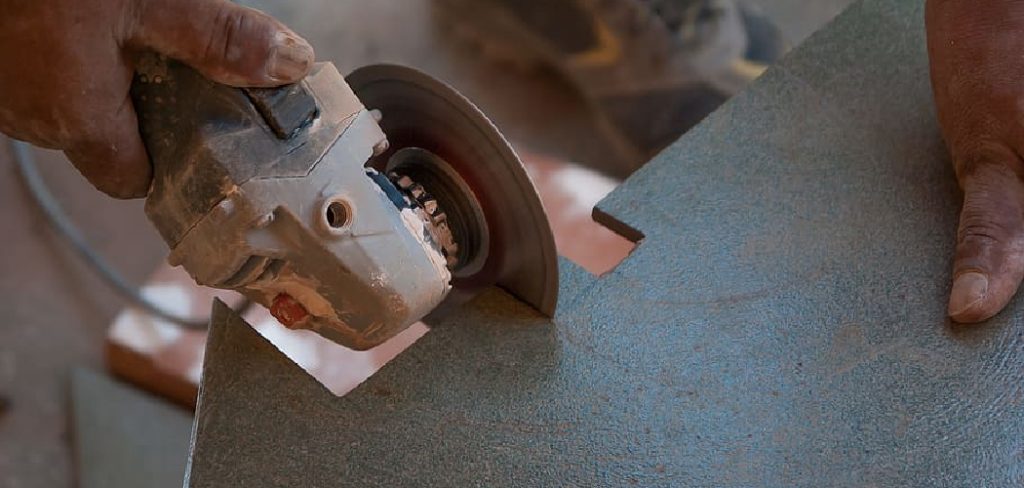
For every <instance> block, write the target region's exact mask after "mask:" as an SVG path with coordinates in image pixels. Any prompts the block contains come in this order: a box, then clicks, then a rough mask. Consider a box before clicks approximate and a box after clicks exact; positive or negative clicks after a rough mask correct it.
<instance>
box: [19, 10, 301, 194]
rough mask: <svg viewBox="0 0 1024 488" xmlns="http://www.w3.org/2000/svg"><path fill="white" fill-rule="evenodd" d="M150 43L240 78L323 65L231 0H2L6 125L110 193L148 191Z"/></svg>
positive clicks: (275, 76) (285, 78)
mask: <svg viewBox="0 0 1024 488" xmlns="http://www.w3.org/2000/svg"><path fill="white" fill-rule="evenodd" d="M147 49H148V50H154V51H157V52H160V53H163V54H166V55H167V56H169V57H172V58H176V59H179V60H181V61H184V62H186V63H188V64H190V65H191V66H193V67H194V68H196V69H197V70H199V71H200V72H202V73H203V74H205V75H206V76H207V77H208V78H210V79H212V80H215V81H219V82H221V83H226V84H230V85H236V86H277V85H282V84H287V83H291V82H295V81H298V80H299V79H301V78H302V77H303V76H305V75H306V73H307V72H308V71H309V69H310V67H311V66H312V64H313V49H312V48H311V47H310V46H309V44H308V43H307V42H306V41H304V40H303V39H302V38H300V37H299V36H298V35H296V34H295V33H294V32H292V31H291V30H289V29H288V28H287V27H285V26H284V25H282V24H281V23H280V22H278V21H276V20H274V19H273V18H271V17H269V16H267V15H265V14H263V13H261V12H258V11H256V10H252V9H249V8H245V7H241V6H238V5H235V4H232V3H230V2H228V1H227V0H0V132H4V133H6V134H8V135H10V136H12V137H14V138H17V139H22V140H25V141H28V142H31V143H33V144H36V145H39V146H43V147H48V148H53V149H62V150H64V152H65V153H66V154H67V156H68V158H69V159H70V160H71V162H73V163H74V165H75V167H77V168H78V170H79V171H81V172H82V174H83V175H85V177H86V178H88V179H89V181H90V182H92V184H93V185H95V186H96V188H99V189H100V190H102V191H104V192H106V193H108V194H110V195H112V196H115V197H119V198H129V197H139V196H144V195H145V194H146V192H147V191H148V189H149V184H150V179H151V175H152V169H151V168H150V163H149V158H148V157H147V155H146V150H145V147H144V146H143V144H142V140H141V139H140V137H139V130H138V122H137V121H136V118H135V110H134V108H133V107H132V100H131V98H130V97H129V93H128V92H129V88H130V86H131V81H132V72H133V66H132V65H133V59H135V58H136V55H137V53H138V52H139V51H141V50H147Z"/></svg>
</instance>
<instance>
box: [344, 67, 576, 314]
mask: <svg viewBox="0 0 1024 488" xmlns="http://www.w3.org/2000/svg"><path fill="white" fill-rule="evenodd" d="M346 80H347V81H348V83H349V85H351V87H352V89H353V90H354V91H355V93H356V95H357V96H358V97H359V99H360V100H361V101H362V102H363V104H364V105H365V106H366V108H367V109H370V110H379V111H380V112H381V115H382V117H383V118H382V119H381V121H380V125H381V128H382V129H383V130H384V133H385V134H386V135H387V138H388V143H389V149H388V150H387V151H386V152H384V153H383V154H380V155H379V156H377V157H375V158H374V159H373V160H372V161H371V162H370V165H372V166H373V167H375V168H377V169H380V170H387V169H388V164H389V161H391V162H392V163H391V164H392V165H393V164H394V162H393V158H394V157H395V155H396V154H398V155H399V156H398V157H399V158H401V157H402V155H403V154H409V153H410V151H404V152H403V150H407V149H410V148H414V149H416V150H417V151H418V152H419V153H421V154H427V155H430V156H429V157H425V158H423V159H422V160H423V161H424V163H423V165H424V167H423V168H421V169H422V170H424V171H427V170H429V168H427V166H433V167H435V168H436V167H438V166H446V167H444V168H442V169H443V171H440V172H448V171H449V170H451V171H453V172H454V173H455V174H457V175H458V177H459V179H461V181H460V184H458V185H454V184H453V185H444V186H445V188H437V187H435V188H430V187H429V186H430V185H429V184H428V182H426V181H424V182H422V183H423V186H424V187H425V188H426V190H427V191H428V192H431V193H432V194H434V196H437V197H438V200H439V201H441V200H443V199H444V198H445V197H448V198H449V199H457V198H463V197H465V198H464V199H466V200H471V201H473V202H474V205H473V207H474V208H477V207H476V204H479V207H478V208H479V209H482V211H483V218H484V220H485V221H486V225H481V226H476V227H473V228H477V229H483V230H481V231H479V232H482V233H486V234H487V235H484V236H469V238H466V239H464V241H468V242H463V243H459V244H460V245H477V246H482V247H485V248H486V249H475V250H474V251H476V252H475V253H474V255H476V256H478V257H479V258H478V259H477V261H479V262H475V263H473V265H472V266H471V267H469V268H467V269H464V270H462V271H461V272H460V271H456V272H455V273H454V274H453V276H454V278H453V281H452V286H453V290H452V292H451V294H450V296H449V300H448V302H449V303H448V304H449V305H450V304H451V303H461V302H463V301H465V300H468V299H469V298H471V297H472V296H475V295H476V294H477V293H478V292H479V291H480V290H482V289H483V288H486V287H489V286H491V285H494V284H497V285H498V286H501V287H502V288H504V289H505V290H507V291H509V292H510V293H512V294H513V295H515V296H516V297H517V298H519V299H520V300H523V301H524V302H526V303H528V304H530V305H532V306H533V307H534V308H536V309H537V310H538V311H540V312H541V313H544V314H545V315H548V316H551V315H553V314H554V312H555V306H556V304H557V301H558V261H557V255H556V253H555V241H554V237H553V236H552V234H551V227H550V225H549V224H548V219H547V215H546V214H545V213H544V207H543V206H542V205H541V201H540V197H539V196H538V194H537V190H536V188H535V187H534V186H533V183H532V182H531V181H530V178H529V176H527V174H526V169H525V168H524V167H523V164H522V162H520V161H519V158H518V157H517V156H516V154H515V152H514V151H513V150H512V148H511V147H510V146H509V144H508V142H507V141H506V140H505V138H504V137H503V136H502V135H501V133H499V132H498V129H497V128H495V126H494V124H492V123H491V121H490V120H488V119H487V117H486V116H484V114H483V113H481V112H480V110H479V109H477V108H476V106H474V105H473V104H472V103H471V102H470V101H469V100H467V99H466V98H465V97H463V96H462V95H460V94H459V93H458V92H457V91H455V89H453V88H452V87H450V86H448V85H446V84H444V83H442V82H440V81H438V80H436V79H434V78H432V77H430V76H428V75H426V74H424V73H421V72H419V71H417V70H414V69H412V68H407V67H403V66H395V65H374V66H367V67H365V68H361V69H359V70H357V71H355V72H354V73H352V74H351V75H349V76H348V78H347V79H346ZM404 164H410V163H409V161H408V158H406V161H404ZM412 164H415V162H414V163H412ZM434 171H437V170H436V169H434ZM461 183H464V184H461ZM466 191H468V192H470V193H471V195H441V194H440V193H443V192H466ZM449 213H451V212H449ZM450 217H451V216H450ZM471 227H472V226H471Z"/></svg>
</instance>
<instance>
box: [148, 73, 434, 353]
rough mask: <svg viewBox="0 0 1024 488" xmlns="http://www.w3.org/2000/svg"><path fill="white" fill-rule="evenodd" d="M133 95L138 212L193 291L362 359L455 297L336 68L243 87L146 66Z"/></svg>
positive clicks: (425, 220) (430, 230) (383, 144)
mask: <svg viewBox="0 0 1024 488" xmlns="http://www.w3.org/2000/svg"><path fill="white" fill-rule="evenodd" d="M132 97H133V101H134V103H135V107H136V111H137V113H138V114H139V126H140V132H141V134H142V136H143V140H144V141H145V143H146V147H147V149H148V151H149V155H150V159H151V160H152V162H153V166H154V181H153V187H152V190H151V192H150V194H149V196H148V198H147V200H146V213H147V215H148V217H149V219H150V220H151V221H152V223H153V224H154V225H155V226H156V228H157V229H158V230H159V232H160V234H161V236H162V237H163V238H164V240H165V241H166V242H167V244H168V246H169V247H170V249H171V252H170V257H169V261H170V263H171V264H172V265H175V266H178V265H180V266H182V267H184V269H185V270H187V271H188V273H189V274H190V275H191V276H192V278H193V279H195V281H196V282H197V283H199V284H202V285H206V286H211V287H215V288H222V289H230V290H236V291H238V292H240V293H242V294H243V295H245V296H246V297H248V298H250V299H251V300H253V301H255V302H258V303H260V304H262V305H264V306H266V307H268V308H269V309H270V310H271V312H272V313H273V314H274V315H275V316H276V317H277V318H278V319H279V320H280V321H281V322H282V323H283V324H284V325H286V326H288V327H290V328H304V329H311V330H313V331H315V332H317V333H319V334H321V335H323V336H325V337H327V338H329V339H331V340H334V341H335V342H338V343H340V344H342V345H345V346H347V347H351V348H354V349H359V350H363V349H368V348H371V347H373V346H375V345H378V344H380V343H381V342H383V341H385V340H387V339H388V338H390V337H392V336H394V335H395V334H397V333H398V332H401V331H402V330H404V329H405V328H406V327H408V326H409V325H410V324H412V323H413V322H415V321H417V320H419V319H420V318H422V317H423V316H425V315H426V314H428V313H429V312H430V311H431V310H433V309H434V308H435V307H437V306H438V305H439V304H440V303H441V302H443V301H444V300H445V298H446V297H447V295H448V294H449V292H450V290H451V286H452V285H451V281H452V273H451V271H450V270H449V266H448V264H449V261H450V260H447V259H446V252H445V249H444V248H443V244H444V242H442V241H444V239H445V238H446V236H444V235H441V236H439V235H438V232H437V230H438V229H437V228H436V227H435V225H434V223H435V221H436V219H433V218H432V216H431V215H429V214H428V212H426V211H425V210H424V209H423V208H422V205H418V202H417V201H416V199H415V198H411V197H410V196H409V195H408V194H407V193H405V192H403V191H402V190H401V189H400V188H398V187H397V186H396V185H395V184H394V183H393V182H392V181H391V180H390V179H389V178H388V177H387V176H386V175H383V174H381V173H378V172H376V171H375V170H373V169H372V168H369V167H367V162H368V161H370V160H371V159H372V158H373V157H374V156H375V155H376V154H379V153H381V152H383V151H385V150H387V144H388V143H387V138H386V136H385V134H384V132H383V131H382V130H381V127H380V125H379V124H378V121H377V118H376V117H375V116H374V115H375V114H374V113H372V112H371V111H369V110H367V108H366V107H364V106H363V104H362V103H361V102H360V100H359V99H358V98H357V97H356V95H355V94H354V93H353V91H352V89H351V88H350V87H349V85H348V84H346V82H345V80H344V78H343V77H342V76H341V75H340V74H339V73H338V71H337V70H336V69H335V67H334V66H333V65H332V64H323V63H321V64H318V65H316V66H315V67H314V69H313V71H312V72H311V73H310V75H309V76H308V77H307V78H306V79H305V80H304V81H302V82H300V83H298V84H295V85H289V86H286V87H282V88H276V89H239V88H231V87H227V86H224V85H219V84H216V83H214V82H211V81H209V80H207V79H205V78H204V77H202V76H201V75H200V74H198V73H197V72H195V71H194V70H192V69H191V68H188V67H186V66H184V65H183V64H180V63H178V62H176V61H173V60H169V59H166V58H162V57H158V56H156V55H153V56H148V57H146V58H145V60H144V61H143V62H142V63H141V64H140V66H139V68H138V71H137V73H136V79H135V81H134V83H133V87H132Z"/></svg>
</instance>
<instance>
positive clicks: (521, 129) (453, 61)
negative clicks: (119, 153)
mask: <svg viewBox="0 0 1024 488" xmlns="http://www.w3.org/2000/svg"><path fill="white" fill-rule="evenodd" d="M764 3H765V4H766V7H772V8H779V10H778V12H777V13H776V12H775V11H774V10H769V13H770V14H773V16H774V17H775V18H786V19H792V20H787V21H786V22H785V25H788V26H790V27H787V30H789V31H790V32H791V37H794V38H796V37H801V36H803V35H804V34H806V33H807V32H808V31H810V30H812V29H811V28H808V26H813V25H817V24H819V23H821V22H822V21H823V19H824V18H827V17H828V15H829V14H831V13H833V12H835V11H836V10H837V8H836V6H837V5H842V4H845V3H847V0H828V1H820V0H802V1H798V0H771V1H769V0H765V2H764ZM302 6H303V7H302V8H303V10H302V11H301V12H295V13H294V15H291V17H293V18H294V21H293V24H295V27H296V29H297V30H299V31H300V32H303V33H305V34H314V33H315V34H317V37H320V38H327V39H332V40H334V41H335V42H333V43H331V45H323V44H321V45H318V46H316V47H317V49H318V52H319V53H320V54H321V58H326V59H333V60H336V61H338V62H339V67H340V68H341V69H342V70H343V71H347V70H350V69H352V68H354V67H356V66H359V65H361V64H366V63H368V62H372V61H406V62H410V63H411V64H414V65H417V66H420V67H423V68H426V69H428V70H429V71H430V72H432V73H433V74H435V75H437V76H440V77H441V78H444V79H446V80H448V81H450V82H453V83H454V84H455V85H456V86H457V87H458V88H459V89H461V90H463V91H464V92H465V93H466V94H467V95H469V96H470V97H471V98H473V99H474V100H476V101H477V102H478V103H480V104H481V105H482V106H483V108H484V110H485V111H487V112H489V113H491V114H492V116H494V118H495V119H496V120H497V122H498V124H499V126H501V127H502V128H503V129H504V130H505V131H506V132H507V134H508V135H509V137H510V138H511V139H512V140H513V141H523V142H526V143H527V144H528V145H529V146H530V147H533V148H535V149H537V150H540V151H544V152H554V153H560V152H562V153H564V152H572V154H569V156H573V159H575V160H579V161H584V162H585V161H587V160H588V157H587V154H594V151H600V148H599V147H597V146H596V145H593V144H588V141H590V140H591V139H592V134H591V132H590V130H589V129H588V123H587V118H586V114H585V113H583V112H582V111H581V108H580V105H579V103H578V101H576V100H575V98H574V97H573V96H572V94H571V92H570V91H569V90H568V89H567V88H566V87H564V86H562V85H560V84H558V83H552V82H551V80H550V79H549V78H547V77H518V78H517V76H519V75H514V74H510V73H508V72H506V71H503V70H499V69H496V68H498V66H497V65H494V64H490V63H480V62H479V61H480V56H479V53H474V52H473V51H472V50H465V49H458V50H451V49H448V48H447V47H444V46H448V44H447V43H441V44H440V46H441V48H440V50H438V49H437V46H439V44H438V42H437V41H436V40H437V39H438V36H437V35H436V33H435V30H434V28H433V27H432V24H430V20H429V17H428V16H427V9H426V0H378V1H374V2H357V1H354V0H343V1H330V2H329V1H326V0H318V1H316V2H304V3H302ZM794 15H797V16H796V17H794ZM793 26H796V27H793ZM567 149H568V150H567ZM588 151H590V152H589V153H588ZM40 162H41V164H42V165H43V172H44V174H45V176H46V177H47V179H48V181H49V182H50V183H51V184H52V185H53V187H54V189H55V191H56V192H57V193H58V194H59V195H60V199H61V201H62V203H63V204H64V205H65V207H66V208H67V209H68V211H69V213H70V214H71V215H72V217H73V218H74V219H75V220H76V221H77V222H79V223H80V225H81V226H82V227H83V229H84V231H85V233H86V234H87V235H88V236H89V238H90V239H91V240H92V241H93V242H94V243H95V245H96V247H97V248H98V250H99V251H100V252H102V253H103V254H104V255H106V256H108V257H109V259H110V260H111V261H112V262H113V263H114V264H115V265H116V266H117V267H118V268H119V269H122V270H124V272H125V273H126V274H127V275H128V277H129V278H131V279H133V280H136V281H138V282H141V281H142V280H143V279H144V278H145V277H146V276H148V275H149V273H150V272H151V271H152V270H153V269H154V268H155V267H156V266H157V264H159V263H160V262H161V260H162V259H163V256H164V254H165V250H164V248H163V243H162V242H161V241H160V239H159V237H158V236H157V234H156V232H155V231H154V230H152V228H151V227H150V226H149V225H148V223H147V222H146V220H145V218H144V216H143V212H142V205H141V203H140V202H128V203H125V202H117V201H113V200H110V199H108V198H106V197H105V196H103V195H101V194H99V193H98V192H96V191H95V190H93V189H92V188H91V187H90V186H88V184H86V183H85V182H84V181H83V180H82V178H81V177H80V176H79V175H78V174H77V172H76V171H75V170H74V169H72V168H71V167H70V166H69V165H68V164H67V162H66V161H65V160H64V158H63V157H62V156H60V155H59V154H55V153H42V154H41V157H40ZM0 222H2V223H3V224H4V226H5V229H4V230H5V236H6V241H5V247H4V252H3V253H0V269H3V272H2V273H0V297H2V298H0V312H3V318H4V324H2V325H0V396H3V397H8V398H9V399H10V400H11V405H10V407H9V409H8V412H7V414H6V415H4V416H0V488H34V487H47V488H48V487H63V486H71V485H72V480H73V477H72V472H71V466H72V465H71V455H70V450H69V448H68V439H67V437H68V429H67V391H68V389H67V387H68V377H69V372H70V368H71V366H73V365H86V366H92V367H96V368H98V367H101V359H102V344H103V338H104V335H105V330H106V327H107V326H108V325H109V324H110V322H111V320H112V319H113V318H114V316H115V314H116V313H117V312H118V311H119V310H120V309H121V308H122V306H123V302H122V301H121V300H120V299H119V298H118V297H116V296H115V295H114V294H113V293H111V292H110V291H108V290H107V288H105V287H104V286H103V285H102V284H101V283H100V281H99V280H97V279H96V278H95V277H94V276H93V275H92V274H91V273H90V272H89V271H88V270H87V269H86V268H85V267H84V266H83V265H82V264H81V263H80V262H79V261H78V260H77V258H76V257H75V256H74V255H73V254H72V253H70V252H69V251H68V250H67V249H66V247H64V246H63V244H62V243H61V242H60V241H59V240H57V239H56V238H55V235H54V233H53V232H52V231H50V229H49V228H48V227H47V226H46V224H45V223H44V221H43V220H42V217H41V215H40V213H39V212H37V211H36V209H35V208H34V206H33V205H32V204H31V202H30V201H29V200H28V197H27V194H26V193H25V191H24V190H23V189H22V187H21V184H20V181H19V180H18V178H17V177H16V174H15V170H14V167H13V165H12V163H11V159H10V154H9V152H8V151H7V148H6V147H3V148H0Z"/></svg>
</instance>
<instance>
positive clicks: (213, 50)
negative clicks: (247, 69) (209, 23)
mask: <svg viewBox="0 0 1024 488" xmlns="http://www.w3.org/2000/svg"><path fill="white" fill-rule="evenodd" d="M252 17H253V16H252V13H251V12H250V11H249V10H247V9H244V8H239V7H237V6H235V5H233V4H230V3H225V4H222V5H221V6H220V7H218V8H217V10H216V13H215V15H214V21H213V28H212V29H211V31H210V33H209V38H208V39H207V44H206V48H205V50H204V52H203V59H204V61H206V62H207V63H210V64H211V65H212V64H219V63H225V64H228V65H231V64H236V63H239V62H240V61H241V60H242V59H243V57H244V55H245V48H246V44H247V42H246V39H247V37H248V34H249V33H250V32H251V31H252V29H253V26H252V24H253V18H252ZM250 47H251V46H250Z"/></svg>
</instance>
